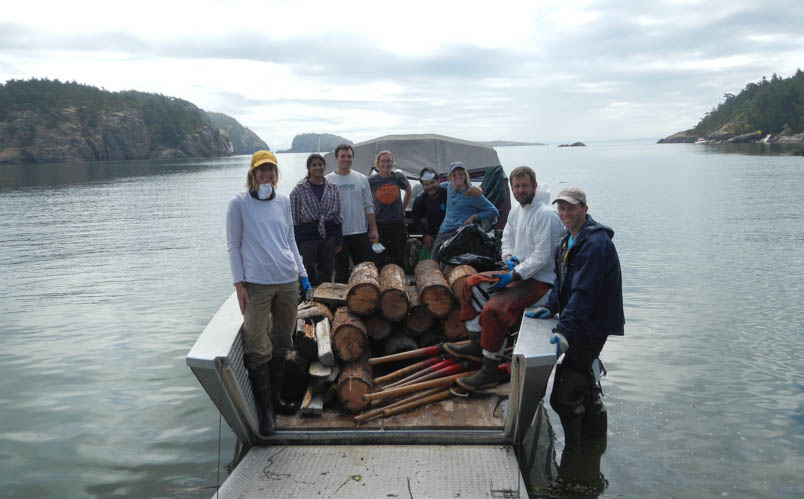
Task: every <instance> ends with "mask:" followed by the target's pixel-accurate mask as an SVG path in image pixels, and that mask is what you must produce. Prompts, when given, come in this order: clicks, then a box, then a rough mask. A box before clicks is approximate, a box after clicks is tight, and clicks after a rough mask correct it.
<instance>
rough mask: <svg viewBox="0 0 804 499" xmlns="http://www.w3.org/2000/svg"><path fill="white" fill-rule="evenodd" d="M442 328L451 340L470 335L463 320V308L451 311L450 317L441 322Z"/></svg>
mask: <svg viewBox="0 0 804 499" xmlns="http://www.w3.org/2000/svg"><path fill="white" fill-rule="evenodd" d="M441 330H442V331H443V332H444V336H446V337H447V338H449V340H450V341H454V340H459V339H461V338H466V337H467V336H469V332H468V331H467V330H466V323H465V322H464V321H462V320H461V310H460V309H459V308H456V309H455V310H453V311H452V312H450V314H449V317H447V318H446V319H444V322H442V323H441Z"/></svg>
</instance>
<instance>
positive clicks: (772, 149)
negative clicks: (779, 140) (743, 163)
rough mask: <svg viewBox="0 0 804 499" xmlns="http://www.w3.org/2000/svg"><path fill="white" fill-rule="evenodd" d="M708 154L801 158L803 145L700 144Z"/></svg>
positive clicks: (803, 152) (803, 151) (702, 149)
mask: <svg viewBox="0 0 804 499" xmlns="http://www.w3.org/2000/svg"><path fill="white" fill-rule="evenodd" d="M696 147H700V148H701V151H703V152H704V153H708V154H748V155H751V156H769V155H770V156H802V155H804V144H761V143H753V144H701V145H697V146H696Z"/></svg>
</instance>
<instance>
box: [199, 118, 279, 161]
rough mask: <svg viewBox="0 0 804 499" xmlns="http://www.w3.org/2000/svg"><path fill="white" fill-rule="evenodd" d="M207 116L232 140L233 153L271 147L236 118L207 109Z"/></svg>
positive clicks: (250, 152) (246, 152)
mask: <svg viewBox="0 0 804 499" xmlns="http://www.w3.org/2000/svg"><path fill="white" fill-rule="evenodd" d="M207 116H209V120H210V121H211V122H212V124H213V125H215V126H216V127H218V128H219V129H220V130H222V131H223V132H224V133H226V135H227V136H228V137H229V140H230V141H231V142H232V152H234V154H253V153H254V151H259V150H266V151H270V150H271V148H269V147H268V144H266V143H265V141H263V140H262V139H261V138H260V137H259V136H258V135H257V134H256V133H254V132H252V131H251V130H249V129H248V128H246V127H244V126H243V125H241V124H240V123H239V122H238V121H237V120H236V119H234V118H232V117H231V116H228V115H225V114H223V113H213V112H211V111H207Z"/></svg>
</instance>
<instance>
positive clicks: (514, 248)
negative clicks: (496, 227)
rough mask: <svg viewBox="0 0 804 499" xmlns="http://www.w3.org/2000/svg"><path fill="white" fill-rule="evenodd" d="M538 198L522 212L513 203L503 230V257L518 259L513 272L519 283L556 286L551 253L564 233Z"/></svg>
mask: <svg viewBox="0 0 804 499" xmlns="http://www.w3.org/2000/svg"><path fill="white" fill-rule="evenodd" d="M540 197H541V196H539V195H537V196H535V197H534V198H533V201H532V202H531V203H530V204H529V205H527V206H525V207H524V208H523V207H522V205H520V204H519V203H516V204H515V205H514V206H513V207H512V208H511V211H510V213H508V221H507V222H506V224H505V229H503V236H502V254H503V256H505V255H509V254H510V255H513V256H515V257H517V258H518V259H519V264H518V265H517V266H516V267H515V268H514V270H516V271H517V272H518V273H519V275H521V276H522V279H536V280H537V281H541V282H544V283H547V284H553V282H555V278H556V276H555V273H554V267H555V263H554V262H553V252H554V251H555V249H556V246H557V245H558V241H559V239H560V238H561V235H562V234H563V232H564V226H563V225H561V220H559V218H558V214H557V213H556V212H555V211H553V210H551V209H550V208H549V207H548V206H547V205H545V204H544V203H543V202H542V201H541V200H540V199H539V198H540Z"/></svg>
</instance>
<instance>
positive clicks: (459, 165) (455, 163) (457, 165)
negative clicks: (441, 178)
mask: <svg viewBox="0 0 804 499" xmlns="http://www.w3.org/2000/svg"><path fill="white" fill-rule="evenodd" d="M456 168H463V169H464V170H466V167H465V166H463V162H462V161H453V162H452V163H450V164H449V170H447V175H449V174H450V173H452V170H454V169H456Z"/></svg>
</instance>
